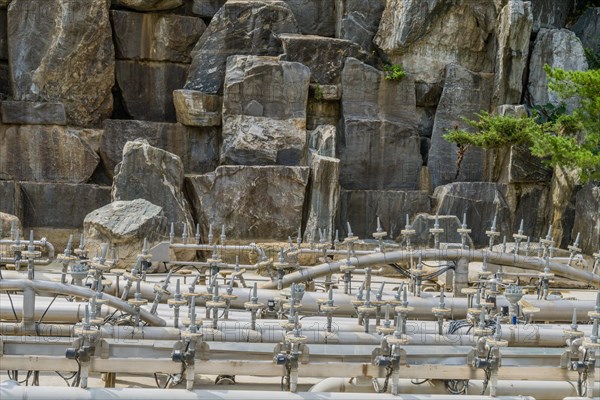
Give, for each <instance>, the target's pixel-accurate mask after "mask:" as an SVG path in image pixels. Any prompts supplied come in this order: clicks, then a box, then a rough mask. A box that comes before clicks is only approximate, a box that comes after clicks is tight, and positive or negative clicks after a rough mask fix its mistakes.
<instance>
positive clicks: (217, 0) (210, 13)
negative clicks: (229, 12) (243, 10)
mask: <svg viewBox="0 0 600 400" xmlns="http://www.w3.org/2000/svg"><path fill="white" fill-rule="evenodd" d="M226 1H227V0H194V5H193V6H192V12H193V13H194V14H196V15H199V16H201V17H208V18H212V17H214V15H215V14H216V13H217V11H219V10H220V9H221V7H223V4H225V2H226Z"/></svg>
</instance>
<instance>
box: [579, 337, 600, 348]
mask: <svg viewBox="0 0 600 400" xmlns="http://www.w3.org/2000/svg"><path fill="white" fill-rule="evenodd" d="M581 345H582V346H583V347H584V348H585V349H600V342H592V341H591V340H590V339H584V341H583V343H582V344H581Z"/></svg>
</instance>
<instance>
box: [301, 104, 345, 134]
mask: <svg viewBox="0 0 600 400" xmlns="http://www.w3.org/2000/svg"><path fill="white" fill-rule="evenodd" d="M340 117H341V111H340V102H339V101H326V100H317V99H315V98H314V97H312V98H309V99H308V105H307V106H306V128H307V129H311V130H312V129H317V127H319V126H320V125H333V126H337V124H338V123H339V121H340Z"/></svg>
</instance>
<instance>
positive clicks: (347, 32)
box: [335, 0, 386, 53]
mask: <svg viewBox="0 0 600 400" xmlns="http://www.w3.org/2000/svg"><path fill="white" fill-rule="evenodd" d="M385 3H386V0H370V1H364V0H335V9H336V23H335V26H336V27H335V30H336V37H338V38H341V39H348V40H351V41H353V42H355V43H358V44H359V45H360V46H361V47H362V48H363V49H364V50H365V51H366V52H367V53H371V51H372V50H373V37H374V36H375V33H376V32H377V27H378V26H379V20H380V19H381V14H382V13H383V9H384V8H385Z"/></svg>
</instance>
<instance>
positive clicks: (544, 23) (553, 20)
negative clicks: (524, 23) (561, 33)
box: [531, 0, 577, 31]
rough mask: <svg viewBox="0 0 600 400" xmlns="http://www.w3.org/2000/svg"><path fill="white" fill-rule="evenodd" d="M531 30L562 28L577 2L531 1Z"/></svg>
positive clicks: (562, 0) (566, 0)
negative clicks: (532, 22)
mask: <svg viewBox="0 0 600 400" xmlns="http://www.w3.org/2000/svg"><path fill="white" fill-rule="evenodd" d="M531 3H532V5H533V19H534V25H533V29H534V30H535V31H537V30H539V29H540V28H564V27H565V24H566V22H567V18H568V17H569V15H570V13H571V12H572V11H573V7H574V5H575V3H577V0H532V2H531Z"/></svg>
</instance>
